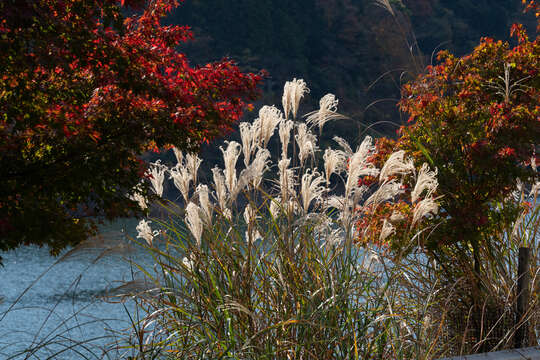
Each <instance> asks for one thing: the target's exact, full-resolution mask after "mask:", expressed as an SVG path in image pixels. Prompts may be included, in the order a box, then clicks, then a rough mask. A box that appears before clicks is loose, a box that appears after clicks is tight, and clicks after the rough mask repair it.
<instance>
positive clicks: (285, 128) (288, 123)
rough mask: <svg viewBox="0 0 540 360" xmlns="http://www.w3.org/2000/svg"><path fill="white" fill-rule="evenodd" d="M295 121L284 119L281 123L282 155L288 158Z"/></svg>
mask: <svg viewBox="0 0 540 360" xmlns="http://www.w3.org/2000/svg"><path fill="white" fill-rule="evenodd" d="M293 126H294V122H293V121H292V120H283V121H281V122H280V123H279V140H280V141H281V157H282V158H283V159H286V158H287V150H288V148H289V141H290V139H291V130H292V129H293Z"/></svg>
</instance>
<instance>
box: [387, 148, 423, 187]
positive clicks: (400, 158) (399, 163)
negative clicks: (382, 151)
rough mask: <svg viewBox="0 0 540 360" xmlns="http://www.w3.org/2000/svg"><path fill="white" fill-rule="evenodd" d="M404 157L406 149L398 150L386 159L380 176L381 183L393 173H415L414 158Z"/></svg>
mask: <svg viewBox="0 0 540 360" xmlns="http://www.w3.org/2000/svg"><path fill="white" fill-rule="evenodd" d="M404 157H405V151H404V150H400V151H396V152H395V153H393V154H392V155H390V157H389V158H388V160H386V162H385V163H384V165H383V167H382V169H381V174H380V177H379V182H380V183H382V182H383V181H385V180H386V179H388V178H389V177H390V176H393V175H405V174H409V173H414V171H415V168H414V163H413V160H412V159H411V158H407V159H405V158H404Z"/></svg>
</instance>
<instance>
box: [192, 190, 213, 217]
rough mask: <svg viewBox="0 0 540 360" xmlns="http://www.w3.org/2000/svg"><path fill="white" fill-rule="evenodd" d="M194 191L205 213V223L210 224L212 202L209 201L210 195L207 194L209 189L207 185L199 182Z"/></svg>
mask: <svg viewBox="0 0 540 360" xmlns="http://www.w3.org/2000/svg"><path fill="white" fill-rule="evenodd" d="M196 193H197V195H198V196H199V204H200V207H201V209H202V211H203V213H204V215H205V218H206V223H207V224H208V225H211V224H212V213H213V206H212V203H211V202H210V196H209V195H210V191H209V190H208V186H207V185H204V184H199V185H198V186H197V190H196Z"/></svg>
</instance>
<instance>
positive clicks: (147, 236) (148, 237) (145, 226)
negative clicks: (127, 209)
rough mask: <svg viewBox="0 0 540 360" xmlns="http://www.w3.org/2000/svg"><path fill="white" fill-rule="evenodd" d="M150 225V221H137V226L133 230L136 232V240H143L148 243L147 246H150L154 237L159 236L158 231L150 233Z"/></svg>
mask: <svg viewBox="0 0 540 360" xmlns="http://www.w3.org/2000/svg"><path fill="white" fill-rule="evenodd" d="M150 223H151V221H146V220H144V219H142V220H141V221H139V224H138V225H137V227H136V228H135V229H136V230H137V232H138V235H137V238H142V239H144V240H145V241H146V242H147V243H148V245H149V246H152V243H153V240H154V237H156V236H158V235H159V231H157V230H154V231H152V228H151V227H150V225H149V224H150Z"/></svg>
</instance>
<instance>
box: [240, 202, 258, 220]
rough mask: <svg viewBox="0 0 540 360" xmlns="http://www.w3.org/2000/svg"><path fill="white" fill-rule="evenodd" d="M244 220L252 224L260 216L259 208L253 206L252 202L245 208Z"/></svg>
mask: <svg viewBox="0 0 540 360" xmlns="http://www.w3.org/2000/svg"><path fill="white" fill-rule="evenodd" d="M243 215H244V221H245V222H246V224H250V223H252V222H254V221H255V220H256V219H257V218H258V217H259V216H258V215H257V210H255V209H254V208H253V206H251V204H247V205H246V207H245V209H244V214H243Z"/></svg>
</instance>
